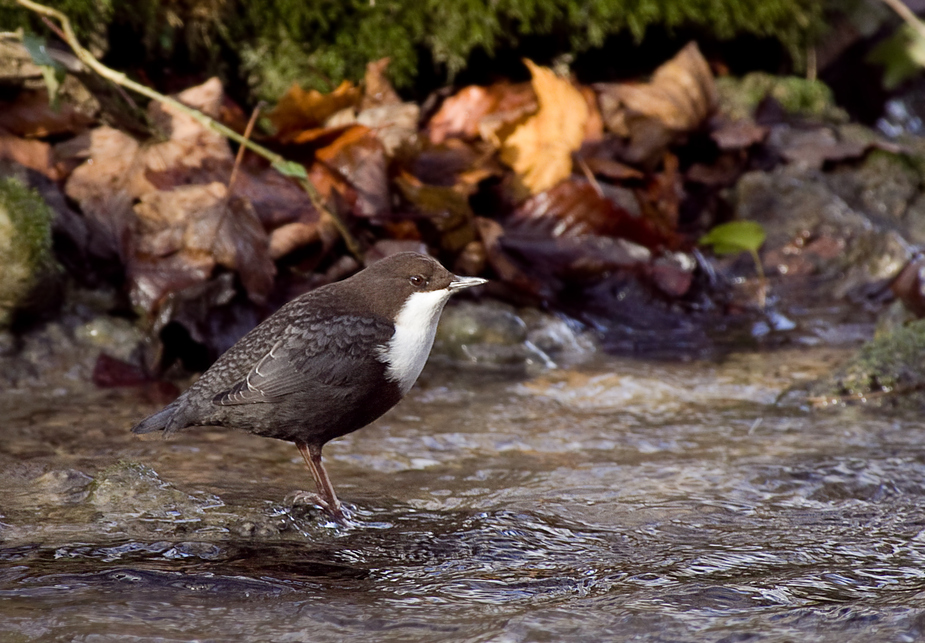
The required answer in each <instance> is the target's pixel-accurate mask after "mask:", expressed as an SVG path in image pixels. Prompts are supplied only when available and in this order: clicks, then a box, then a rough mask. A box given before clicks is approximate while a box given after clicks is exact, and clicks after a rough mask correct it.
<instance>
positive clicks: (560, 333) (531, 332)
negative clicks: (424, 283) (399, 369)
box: [434, 301, 595, 368]
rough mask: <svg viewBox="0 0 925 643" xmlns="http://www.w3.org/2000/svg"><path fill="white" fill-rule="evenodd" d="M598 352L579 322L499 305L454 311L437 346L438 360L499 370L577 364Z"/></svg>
mask: <svg viewBox="0 0 925 643" xmlns="http://www.w3.org/2000/svg"><path fill="white" fill-rule="evenodd" d="M528 322H529V323H528ZM594 350H595V349H594V342H593V340H591V339H590V335H588V334H583V333H582V331H581V330H580V327H579V325H578V324H577V323H575V322H573V323H570V322H568V321H566V320H565V319H564V318H562V317H557V316H553V315H548V314H545V313H541V312H539V311H536V310H532V309H530V310H525V311H523V313H520V312H519V311H518V310H517V309H515V308H514V307H513V306H510V305H507V304H503V303H500V302H496V301H483V302H480V303H478V304H476V303H473V302H467V301H463V302H460V303H459V304H457V305H453V306H450V307H448V308H447V309H446V310H445V311H444V312H443V316H442V317H441V319H440V325H439V327H438V328H437V337H436V340H435V342H434V354H435V355H436V356H437V357H438V359H439V358H440V357H443V358H448V359H450V360H452V361H454V362H457V363H467V364H474V365H478V366H485V367H496V368H499V367H518V368H525V367H526V368H533V367H536V368H549V367H554V366H555V361H554V360H556V359H558V358H559V357H563V358H565V359H567V360H568V361H570V362H574V361H577V360H580V359H581V358H582V357H583V356H585V355H589V354H592V353H593V352H594Z"/></svg>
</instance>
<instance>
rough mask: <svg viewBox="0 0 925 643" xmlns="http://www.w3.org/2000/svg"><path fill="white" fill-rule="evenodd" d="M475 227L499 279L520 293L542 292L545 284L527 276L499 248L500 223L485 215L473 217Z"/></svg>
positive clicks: (502, 231) (500, 238)
mask: <svg viewBox="0 0 925 643" xmlns="http://www.w3.org/2000/svg"><path fill="white" fill-rule="evenodd" d="M475 228H476V230H477V231H478V233H479V237H480V238H481V240H482V246H483V247H484V249H485V255H486V259H487V260H488V263H489V265H490V266H491V267H492V270H494V271H495V273H496V274H497V275H498V278H499V279H500V280H501V281H503V282H504V283H506V284H508V285H510V286H512V287H513V288H514V289H515V290H517V291H519V292H521V293H526V294H529V295H534V296H539V295H541V294H544V290H545V285H544V284H542V283H541V282H539V281H537V280H535V279H533V278H531V277H528V276H527V275H526V273H524V271H523V270H521V269H520V267H519V266H518V265H517V264H516V263H515V262H514V260H513V259H511V258H510V257H509V256H508V255H507V254H506V253H505V252H504V250H503V249H502V248H501V241H502V239H503V238H504V228H503V227H502V226H501V224H500V223H498V222H497V221H495V220H493V219H488V218H485V217H475ZM545 294H547V295H548V294H551V293H545Z"/></svg>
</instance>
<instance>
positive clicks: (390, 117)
mask: <svg viewBox="0 0 925 643" xmlns="http://www.w3.org/2000/svg"><path fill="white" fill-rule="evenodd" d="M420 117H421V108H420V107H418V106H417V105H416V104H415V103H390V104H388V105H383V106H381V107H372V108H370V109H366V110H363V111H362V112H360V113H359V114H357V118H356V122H357V123H359V124H360V125H365V126H366V127H368V128H370V129H371V130H373V131H374V132H375V133H376V137H377V138H378V139H379V142H381V143H382V147H383V148H385V153H386V154H387V155H388V156H390V157H392V156H395V152H397V151H398V150H399V148H401V147H402V146H403V145H408V146H411V145H414V143H415V142H416V141H417V137H418V120H419V119H420Z"/></svg>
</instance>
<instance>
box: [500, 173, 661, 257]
mask: <svg viewBox="0 0 925 643" xmlns="http://www.w3.org/2000/svg"><path fill="white" fill-rule="evenodd" d="M505 230H506V231H507V233H508V234H514V233H516V234H520V235H526V234H530V235H541V236H546V237H548V238H550V239H557V238H562V237H581V236H585V235H599V236H606V237H615V238H617V237H618V238H623V239H627V240H630V241H633V242H634V243H638V244H640V245H642V246H645V247H647V248H656V247H659V246H661V245H663V244H665V243H666V242H667V241H668V240H669V238H668V237H667V236H665V235H664V234H662V233H660V232H659V231H658V230H657V229H656V228H654V227H653V226H652V225H651V224H650V223H649V222H648V221H647V220H645V219H643V218H641V217H634V216H632V215H631V214H630V213H629V212H628V211H626V210H624V209H623V208H621V207H619V206H618V205H616V204H615V203H613V202H612V201H610V200H608V199H606V198H604V197H602V196H600V195H599V194H598V192H597V191H596V190H595V189H594V186H592V185H591V184H590V183H588V182H587V181H584V180H580V179H572V180H569V181H563V182H561V183H559V184H558V185H556V186H555V187H554V188H552V189H550V190H547V191H546V192H542V193H540V194H537V195H535V196H532V197H530V198H529V199H527V200H526V201H524V202H523V203H521V204H520V205H518V206H517V208H516V209H515V210H514V212H513V213H512V214H511V216H510V218H509V219H508V221H507V222H506V223H505Z"/></svg>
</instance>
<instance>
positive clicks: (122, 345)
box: [74, 316, 144, 362]
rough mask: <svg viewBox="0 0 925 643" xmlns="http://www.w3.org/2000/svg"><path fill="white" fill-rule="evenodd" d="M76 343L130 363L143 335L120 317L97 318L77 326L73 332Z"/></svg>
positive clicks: (142, 339) (135, 354)
mask: <svg viewBox="0 0 925 643" xmlns="http://www.w3.org/2000/svg"><path fill="white" fill-rule="evenodd" d="M74 336H75V338H76V339H77V340H78V341H81V342H84V343H86V344H89V345H91V346H94V347H96V348H98V349H100V350H101V351H103V352H104V353H106V354H107V355H110V356H111V357H115V358H117V359H120V360H122V361H124V362H132V361H133V360H134V359H135V357H136V356H137V354H138V348H139V346H140V345H141V343H142V342H143V341H144V335H143V334H142V333H141V331H140V330H139V329H138V327H137V326H135V325H134V324H132V322H130V321H129V320H127V319H124V318H120V317H110V316H99V317H95V318H94V319H91V320H90V321H88V322H86V323H85V324H82V325H80V326H78V327H77V328H76V329H75V331H74Z"/></svg>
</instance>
